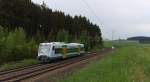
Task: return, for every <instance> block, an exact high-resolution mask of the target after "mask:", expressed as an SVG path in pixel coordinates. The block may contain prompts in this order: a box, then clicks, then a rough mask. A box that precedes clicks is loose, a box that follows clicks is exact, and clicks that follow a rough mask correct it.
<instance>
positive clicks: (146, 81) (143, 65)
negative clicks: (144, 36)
mask: <svg viewBox="0 0 150 82" xmlns="http://www.w3.org/2000/svg"><path fill="white" fill-rule="evenodd" d="M61 82H150V45H146V44H145V45H144V44H136V45H135V44H134V45H124V46H122V47H119V48H118V49H116V50H115V51H114V52H112V53H110V54H109V55H107V56H106V57H104V58H103V59H102V60H100V61H97V62H93V63H92V64H90V65H89V66H88V67H87V68H84V69H82V70H80V71H79V72H76V73H74V74H73V75H72V76H69V77H67V78H65V79H64V80H62V81H61Z"/></svg>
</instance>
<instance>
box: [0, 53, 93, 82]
mask: <svg viewBox="0 0 150 82" xmlns="http://www.w3.org/2000/svg"><path fill="white" fill-rule="evenodd" d="M93 56H95V55H88V56H83V57H82V56H80V57H76V58H72V59H68V60H64V61H62V62H57V63H53V64H47V65H43V66H41V65H39V66H35V67H32V68H30V69H29V68H27V69H22V70H21V69H19V70H11V71H9V72H4V73H0V82H18V81H21V80H24V79H27V78H29V77H34V76H37V75H40V74H43V73H46V72H49V71H53V70H56V69H58V68H61V67H64V66H67V65H71V64H73V63H76V62H80V61H83V60H86V59H88V58H90V57H93Z"/></svg>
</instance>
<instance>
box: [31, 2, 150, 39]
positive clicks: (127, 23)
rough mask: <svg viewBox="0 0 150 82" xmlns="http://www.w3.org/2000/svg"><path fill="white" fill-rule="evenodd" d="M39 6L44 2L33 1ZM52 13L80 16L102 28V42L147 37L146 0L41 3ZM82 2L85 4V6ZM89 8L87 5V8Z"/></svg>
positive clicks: (148, 10)
mask: <svg viewBox="0 0 150 82" xmlns="http://www.w3.org/2000/svg"><path fill="white" fill-rule="evenodd" d="M32 1H33V2H35V3H38V4H41V3H42V1H43V0H32ZM44 1H45V3H46V5H47V6H48V7H49V8H51V9H52V10H61V11H63V12H65V13H66V14H70V15H71V16H74V15H82V16H86V17H87V18H88V19H90V21H91V22H93V23H95V24H97V25H99V26H101V24H103V25H104V27H100V28H101V30H102V34H103V38H109V39H111V37H112V31H113V35H114V38H115V39H118V38H119V37H120V38H121V39H124V38H127V37H131V36H150V1H149V0H44ZM84 1H85V2H84ZM86 3H87V4H88V5H89V6H88V5H87V4H86Z"/></svg>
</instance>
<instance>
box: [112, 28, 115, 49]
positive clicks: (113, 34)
mask: <svg viewBox="0 0 150 82" xmlns="http://www.w3.org/2000/svg"><path fill="white" fill-rule="evenodd" d="M114 32H115V31H114V30H112V49H114Z"/></svg>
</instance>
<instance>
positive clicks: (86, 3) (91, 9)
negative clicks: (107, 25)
mask: <svg viewBox="0 0 150 82" xmlns="http://www.w3.org/2000/svg"><path fill="white" fill-rule="evenodd" d="M81 1H82V2H83V3H84V4H85V5H86V6H87V8H88V9H89V10H90V11H91V12H92V13H93V15H94V16H95V17H96V19H97V20H98V21H100V24H101V26H102V27H103V24H102V22H101V20H100V18H99V16H97V14H96V13H95V11H94V10H93V8H92V7H91V6H90V5H89V4H88V2H86V1H85V0H81Z"/></svg>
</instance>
